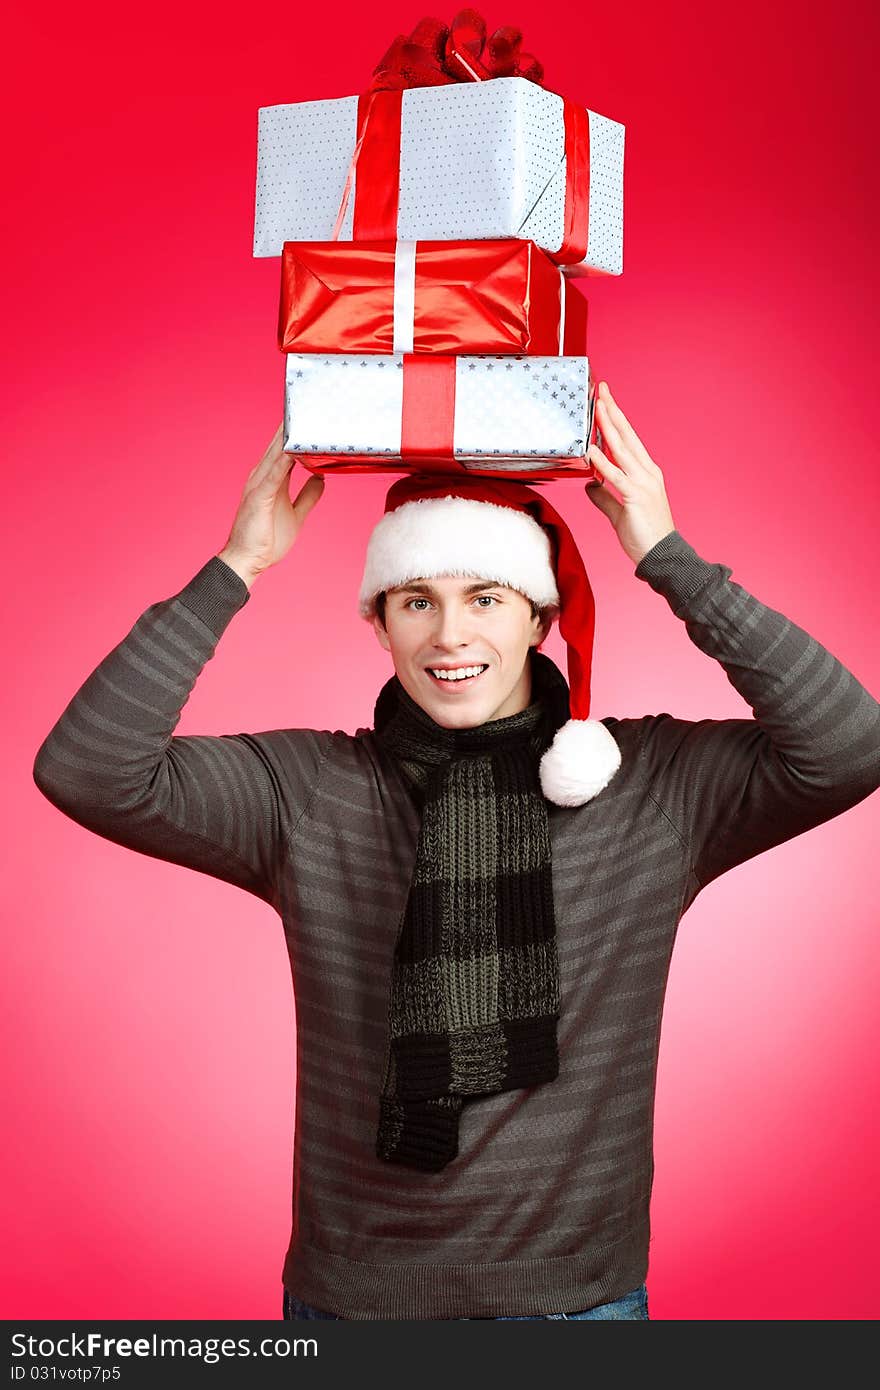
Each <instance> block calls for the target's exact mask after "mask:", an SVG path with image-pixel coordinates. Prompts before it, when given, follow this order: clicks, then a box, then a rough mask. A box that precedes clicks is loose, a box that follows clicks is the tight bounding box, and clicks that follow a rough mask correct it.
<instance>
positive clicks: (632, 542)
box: [585, 381, 676, 565]
mask: <svg viewBox="0 0 880 1390" xmlns="http://www.w3.org/2000/svg"><path fill="white" fill-rule="evenodd" d="M596 416H597V419H598V422H599V428H600V430H601V431H602V439H603V442H604V443H605V445H606V447H607V448H609V449H610V450H611V453H612V454H613V455H614V462H613V463H612V461H611V459H609V458H608V457H607V456H606V455H605V454H603V452H602V450H601V449H600V448H599V447H598V445H596V444H591V445H590V447H589V449H588V450H587V457H588V459H589V461H590V463H591V464H592V465H593V467H594V468H595V469H596V471H597V472H598V473H600V474H601V475H602V478H603V480H604V481H603V482H602V483H586V484H585V488H586V493H587V496H588V497H589V499H590V501H591V502H592V503H594V505H595V506H597V507H598V508H599V510H600V512H604V513H605V515H606V516H607V517H608V520H609V521H610V522H611V525H612V526H613V527H614V529H615V531H616V532H617V539H618V540H619V541H620V544H621V545H622V546H623V549H624V550H625V551H626V553H627V555H628V556H629V558H630V559H631V560H632V562H633V564H635V565H638V563H639V561H640V560H642V559H643V558H644V557H645V556H646V555H647V553H648V551H649V550H650V549H651V548H652V546H655V545H656V544H657V542H658V541H659V540H662V539H663V537H664V536H668V535H669V533H670V531H674V530H675V529H676V527H675V522H674V521H673V519H672V512H671V511H670V510H669V502H668V500H667V497H666V485H665V483H664V481H663V474H662V472H661V470H660V467H659V466H658V464H656V463H655V462H654V460H653V459H652V458H651V456H650V454H649V453H648V451H647V449H646V448H645V446H644V444H643V443H642V441H641V440H640V439H639V436H638V435H637V434H636V432H635V430H634V429H633V427H632V425H631V424H630V423H629V421H628V420H627V418H626V416H625V415H624V413H623V411H622V410H621V409H620V406H619V405H617V404H616V402H615V400H614V397H613V396H612V394H611V392H610V391H609V389H608V383H607V381H600V382H599V392H598V400H597V402H596ZM609 482H610V483H613V484H614V486H615V487H616V488H617V490H618V492H619V493H620V497H621V500H620V501H618V500H617V498H616V497H615V496H614V494H613V493H612V492H611V491H610V489H609V487H608V484H609Z"/></svg>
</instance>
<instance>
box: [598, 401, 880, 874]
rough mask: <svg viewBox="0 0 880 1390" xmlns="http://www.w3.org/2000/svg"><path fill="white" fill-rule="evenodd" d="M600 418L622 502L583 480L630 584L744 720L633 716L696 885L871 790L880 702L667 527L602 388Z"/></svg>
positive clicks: (667, 515) (652, 486) (649, 470)
mask: <svg viewBox="0 0 880 1390" xmlns="http://www.w3.org/2000/svg"><path fill="white" fill-rule="evenodd" d="M598 409H599V423H600V427H601V430H602V433H603V436H604V438H605V439H606V441H607V444H608V447H609V448H610V450H611V451H612V453H613V454H614V462H612V461H611V460H610V459H609V458H607V457H606V455H605V454H604V453H602V451H601V450H599V449H598V448H596V446H591V450H592V453H593V455H594V457H593V458H592V462H593V463H594V465H595V466H596V467H597V468H598V469H599V470H600V471H601V472H602V473H603V475H604V476H605V477H606V478H608V479H610V480H611V481H612V482H613V483H614V484H615V486H616V487H617V489H618V491H619V492H620V495H621V500H620V501H618V500H617V499H616V498H615V497H613V496H612V495H611V493H610V491H608V490H607V489H606V487H605V486H604V484H603V485H602V486H601V487H600V488H599V489H597V490H593V488H591V487H590V486H589V485H588V488H587V491H588V495H589V496H590V498H591V500H592V501H593V502H594V503H595V504H596V505H597V506H599V508H600V509H601V510H602V511H604V512H605V514H606V515H607V516H608V517H609V519H610V520H611V522H612V525H614V527H615V530H616V531H617V534H618V538H619V539H620V541H621V544H622V545H623V548H624V549H625V551H626V553H627V554H628V555H629V557H630V558H631V559H632V560H634V561H635V562H636V569H635V574H636V576H637V578H639V579H641V580H643V581H646V582H647V583H649V584H650V585H651V587H652V588H653V589H655V590H656V591H657V592H658V593H660V594H662V595H663V596H664V597H665V598H666V600H667V602H668V603H669V606H670V607H671V609H672V611H673V612H674V613H675V614H676V616H677V617H679V618H681V619H682V621H683V622H684V623H685V624H686V626H687V631H688V635H689V636H690V638H691V640H692V641H693V642H694V643H695V644H696V645H697V646H698V647H699V648H700V649H701V651H704V652H706V654H707V655H709V656H711V657H713V658H714V659H715V660H716V661H718V662H720V663H721V665H722V666H723V668H724V670H725V672H726V674H727V677H728V679H729V680H730V682H731V684H732V685H733V686H734V687H735V689H736V690H738V691H739V693H740V694H741V695H742V697H743V699H744V700H745V701H746V702H747V703H748V704H749V705H750V706H751V709H752V712H753V715H754V718H751V719H719V720H716V719H701V720H697V721H693V720H684V719H676V718H674V717H673V716H672V715H670V714H667V713H664V714H659V715H655V716H650V717H648V718H646V719H644V720H642V721H641V724H642V728H641V730H640V746H639V751H640V757H641V758H642V759H643V763H644V767H645V771H646V776H647V778H648V780H649V784H650V787H651V788H652V795H653V796H654V798H655V800H657V801H658V804H660V805H661V806H662V810H663V811H664V813H665V814H666V816H667V817H668V818H669V820H670V821H671V822H672V824H673V825H674V826H675V827H676V828H677V830H678V832H679V834H680V835H681V836H682V837H683V839H685V840H686V842H687V843H688V845H689V847H690V852H691V859H692V865H693V869H694V874H695V876H696V878H697V881H698V883H699V885H700V886H701V887H703V886H705V885H706V884H707V883H709V882H710V881H711V880H712V879H714V878H717V877H718V875H719V874H722V873H724V872H725V871H726V870H727V869H730V868H732V867H733V866H734V865H736V864H740V863H742V862H743V861H744V860H746V859H749V858H751V857H753V856H754V855H756V854H759V853H761V852H762V851H763V850H766V849H770V848H771V847H772V846H773V845H777V844H781V843H782V842H783V841H785V840H789V839H792V838H793V837H794V836H795V835H799V834H801V833H802V832H803V831H805V830H808V829H810V828H811V827H813V826H816V825H820V824H821V823H822V822H824V821H827V820H830V819H831V818H832V817H833V816H836V815H839V814H840V813H841V812H842V811H844V810H847V809H848V808H849V807H851V806H854V805H856V804H857V803H858V802H859V801H862V800H864V798H865V797H867V796H869V795H870V794H871V793H872V792H873V791H876V790H877V789H878V787H880V703H878V701H877V700H876V699H875V698H874V696H873V695H872V694H871V693H870V692H869V691H868V690H867V689H866V688H865V687H864V686H863V685H862V684H861V683H860V682H859V681H858V680H857V679H856V677H855V676H854V675H853V674H852V672H851V671H849V670H847V668H846V667H845V666H844V665H843V664H842V663H841V662H840V661H839V660H838V659H837V658H836V657H835V656H833V655H832V653H831V652H829V651H828V650H827V649H826V648H825V647H823V646H822V645H821V643H819V642H818V641H817V640H816V639H815V638H814V637H811V636H810V634H809V633H807V632H805V631H804V629H803V628H801V627H798V626H797V624H796V623H793V622H791V621H790V620H789V619H788V618H786V617H785V616H784V615H783V614H782V613H780V612H778V611H777V610H776V609H773V608H770V607H767V606H766V605H765V604H763V603H762V602H761V601H760V600H759V599H757V598H756V597H755V596H754V595H752V594H750V593H748V591H747V590H745V589H744V588H742V586H741V585H739V584H736V583H734V582H732V580H731V573H732V571H731V570H730V568H729V567H728V566H726V565H722V564H710V563H708V562H707V561H706V560H704V559H703V558H702V557H701V556H700V555H699V554H698V553H697V552H696V550H695V549H694V548H693V547H692V546H691V545H689V544H688V542H687V541H686V540H685V539H684V537H683V536H682V535H681V534H680V533H679V531H677V530H676V529H675V527H674V524H673V523H672V515H671V512H670V510H669V504H668V501H667V499H666V493H665V485H664V479H663V474H662V472H661V470H660V469H659V467H658V466H657V464H656V463H655V462H654V461H653V460H652V459H651V457H650V455H649V454H648V453H647V450H646V449H645V447H644V445H643V444H642V442H641V440H640V439H639V438H638V435H636V433H635V431H634V430H633V429H632V426H631V425H630V424H629V421H628V420H627V419H626V417H625V416H624V415H623V412H622V411H621V410H620V408H619V407H618V406H617V405H616V403H615V402H614V400H613V398H612V396H611V394H610V392H609V391H608V388H607V385H606V384H605V383H602V384H601V385H600V402H599V407H598Z"/></svg>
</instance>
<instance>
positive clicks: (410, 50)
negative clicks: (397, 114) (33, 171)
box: [370, 10, 544, 91]
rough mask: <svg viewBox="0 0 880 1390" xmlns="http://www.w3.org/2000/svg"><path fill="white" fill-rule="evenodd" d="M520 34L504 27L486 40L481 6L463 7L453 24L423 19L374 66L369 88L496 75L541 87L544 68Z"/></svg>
mask: <svg viewBox="0 0 880 1390" xmlns="http://www.w3.org/2000/svg"><path fill="white" fill-rule="evenodd" d="M521 43H522V32H521V31H520V30H519V29H516V28H514V26H513V25H511V24H505V25H502V26H501V28H500V29H496V30H495V32H494V34H492V35H491V36H490V37H489V38H488V39H487V38H486V21H485V20H484V18H483V16H482V15H481V14H479V13H478V11H477V10H459V12H458V14H457V15H456V16H455V18H454V19H453V21H452V24H451V25H447V24H441V22H440V20H439V19H431V18H430V17H426V18H425V19H420V20H419V22H418V24H417V25H416V27H415V29H413V31H412V33H411V34H409V35H406V34H398V36H397V38H396V39H395V40H394V42H393V44H392V45H391V47H390V48H389V49H388V52H387V53H386V54H385V56H384V58H383V59H382V60H381V62H379V63H377V65H376V67H375V68H374V69H373V80H372V82H371V83H370V90H371V91H399V90H400V89H401V88H403V87H440V86H443V85H444V84H446V83H448V82H485V81H487V80H488V79H489V78H492V77H526V78H528V80H529V81H530V82H537V83H538V84H539V85H540V84H541V83H542V82H543V80H544V68H543V65H542V64H541V63H539V62H538V59H537V58H535V57H533V56H532V54H531V53H523V52H521V51H520V45H521Z"/></svg>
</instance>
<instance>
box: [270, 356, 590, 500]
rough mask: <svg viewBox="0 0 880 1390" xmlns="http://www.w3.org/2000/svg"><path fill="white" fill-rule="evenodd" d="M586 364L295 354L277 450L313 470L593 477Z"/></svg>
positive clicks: (574, 360) (497, 358)
mask: <svg viewBox="0 0 880 1390" xmlns="http://www.w3.org/2000/svg"><path fill="white" fill-rule="evenodd" d="M594 405H595V392H594V383H593V380H592V376H591V373H590V364H589V359H588V358H586V357H526V356H522V355H501V354H498V355H488V354H486V355H462V356H446V355H443V354H440V353H436V354H435V353H423V354H418V353H402V352H395V353H389V354H384V355H383V354H373V355H369V354H364V355H362V356H359V355H357V354H343V353H337V354H333V353H328V354H326V355H323V356H322V355H321V354H318V353H296V352H291V353H288V354H287V357H286V380H285V393H284V443H283V446H282V447H283V448H284V450H285V451H286V452H288V453H293V454H296V455H297V457H298V458H299V459H300V461H301V462H302V463H303V465H304V466H305V467H306V468H307V469H309V470H310V471H311V472H315V473H331V472H332V473H367V472H369V473H373V472H378V473H383V472H384V473H388V472H393V473H400V472H404V473H407V472H425V471H436V472H440V473H444V474H447V475H448V474H449V473H456V472H458V471H460V470H464V471H466V472H468V473H479V474H488V475H491V476H493V477H504V476H509V477H517V478H519V479H520V480H521V481H525V480H526V478H534V479H542V478H548V479H549V478H562V477H580V478H582V479H583V480H584V481H587V480H589V478H592V477H595V476H596V475H595V473H594V471H593V468H592V465H591V464H590V463H589V462H588V461H587V459H586V452H587V446H588V444H589V443H590V442H593V441H594V440H595V439H596V434H595V432H594V431H595V419H594Z"/></svg>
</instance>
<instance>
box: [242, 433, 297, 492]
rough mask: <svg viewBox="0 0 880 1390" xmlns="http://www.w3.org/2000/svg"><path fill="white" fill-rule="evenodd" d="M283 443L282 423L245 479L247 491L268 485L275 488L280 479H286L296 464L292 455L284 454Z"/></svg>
mask: <svg viewBox="0 0 880 1390" xmlns="http://www.w3.org/2000/svg"><path fill="white" fill-rule="evenodd" d="M283 441H284V421H283V420H282V422H281V424H280V425H279V426H278V428H277V430H276V431H275V433H274V435H273V436H272V439H271V441H270V443H269V447H268V449H267V450H266V452H265V454H264V455H263V457H262V458H261V459H260V462H259V463H258V464H257V465H256V467H254V468H252V469H251V471H250V473H249V474H248V477H247V485H248V490H249V491H253V489H254V488H256V487H262V486H264V485H269V486H272V487H277V486H278V483H279V481H280V479H281V478H283V477H286V476H287V474H288V473H289V472H290V470H291V468H292V467H293V465H294V463H295V462H296V460H295V458H294V456H293V454H286V453H285V452H284V450H283V449H282V447H281V445H282V443H283Z"/></svg>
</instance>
